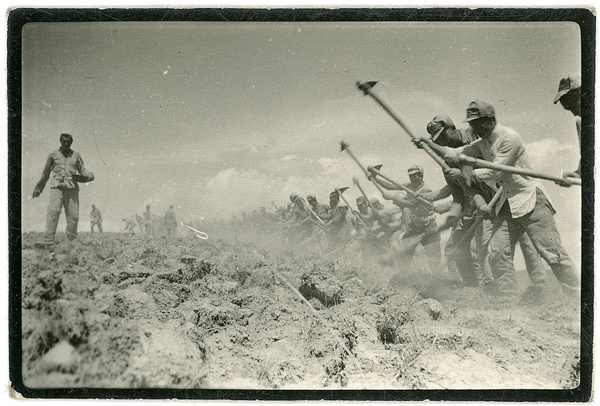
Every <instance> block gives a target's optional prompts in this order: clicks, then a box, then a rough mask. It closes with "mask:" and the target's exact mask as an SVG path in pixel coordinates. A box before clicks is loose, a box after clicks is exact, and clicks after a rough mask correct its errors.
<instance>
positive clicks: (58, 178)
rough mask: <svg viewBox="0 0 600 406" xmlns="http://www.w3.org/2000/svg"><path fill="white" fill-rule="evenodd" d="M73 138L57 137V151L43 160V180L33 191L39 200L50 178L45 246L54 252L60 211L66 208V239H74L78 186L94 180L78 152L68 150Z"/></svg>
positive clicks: (77, 215) (77, 219) (77, 218)
mask: <svg viewBox="0 0 600 406" xmlns="http://www.w3.org/2000/svg"><path fill="white" fill-rule="evenodd" d="M72 144H73V136H71V135H70V134H61V135H60V148H59V149H58V150H56V151H53V152H51V153H50V154H49V155H48V158H47V159H46V164H45V165H44V169H43V171H42V177H41V179H40V180H39V182H38V183H37V184H36V185H35V188H34V189H33V194H32V197H33V198H34V199H35V198H36V197H38V196H39V195H40V194H41V193H42V191H43V190H44V187H45V186H46V182H48V179H50V202H49V203H48V212H47V215H46V234H45V237H44V243H43V244H44V246H45V247H47V248H49V249H53V248H54V237H55V235H56V227H57V226H58V219H59V218H60V212H61V210H62V208H63V207H64V208H65V216H66V217H67V230H66V231H67V239H68V240H69V241H71V240H74V239H75V238H77V224H78V223H79V184H78V183H85V182H91V181H93V180H94V174H93V173H92V172H90V171H88V170H87V169H85V166H84V164H83V158H81V154H80V153H79V152H77V151H73V150H72V149H71V145H72Z"/></svg>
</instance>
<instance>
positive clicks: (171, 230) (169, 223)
mask: <svg viewBox="0 0 600 406" xmlns="http://www.w3.org/2000/svg"><path fill="white" fill-rule="evenodd" d="M165 227H166V228H167V237H169V238H170V237H171V236H173V235H174V234H175V229H176V228H177V216H176V215H175V209H173V205H170V206H169V210H167V211H166V212H165Z"/></svg>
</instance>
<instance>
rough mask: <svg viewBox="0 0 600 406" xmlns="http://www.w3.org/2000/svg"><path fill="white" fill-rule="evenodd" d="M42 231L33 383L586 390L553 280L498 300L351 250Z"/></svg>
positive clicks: (29, 330) (31, 286) (576, 324)
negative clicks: (50, 240)
mask: <svg viewBox="0 0 600 406" xmlns="http://www.w3.org/2000/svg"><path fill="white" fill-rule="evenodd" d="M209 234H210V233H209ZM41 237H42V236H41V234H39V233H27V234H24V235H23V240H22V260H23V266H22V288H23V297H22V320H23V322H22V342H23V380H24V383H25V385H26V386H27V387H30V388H49V387H50V388H66V387H75V388H77V387H90V388H93V387H100V388H186V389H195V388H224V389H225V388H235V389H262V388H265V389H273V388H283V389H323V388H328V389H339V388H344V389H359V388H361V389H362V388H368V389H383V388H390V389H407V388H408V389H437V388H452V389H459V388H465V389H494V388H523V389H525V388H527V389H537V388H545V389H557V388H573V387H575V386H577V385H578V384H579V343H580V336H579V335H580V312H579V307H578V304H577V303H573V302H569V301H567V300H566V299H563V298H561V296H560V292H559V290H558V288H557V286H556V283H555V282H552V283H550V284H549V285H550V286H548V289H547V292H546V296H545V299H542V300H541V301H538V302H532V303H529V302H528V301H523V302H518V303H498V302H497V301H496V300H494V299H492V298H490V297H487V296H486V295H485V294H484V293H483V292H482V291H481V290H480V289H478V288H465V287H461V286H460V285H459V283H457V281H455V280H454V279H452V278H451V277H447V278H439V277H436V278H433V277H431V275H429V274H427V273H426V272H408V271H407V272H403V271H401V272H400V275H399V276H397V277H396V278H394V283H395V284H394V285H390V279H391V278H392V276H394V275H395V274H396V272H397V271H396V270H392V269H390V268H387V267H383V266H380V265H375V264H363V263H362V262H361V260H360V258H359V257H358V256H357V255H355V254H353V253H352V252H346V253H342V254H341V255H340V256H338V257H332V256H323V255H320V253H318V252H317V250H315V249H312V250H311V249H307V250H305V251H302V250H299V249H294V250H291V249H284V248H280V247H278V245H277V244H274V243H272V241H271V242H269V243H267V244H260V243H259V240H260V239H259V238H256V239H255V241H253V242H252V239H251V238H249V239H247V240H248V241H247V242H244V241H240V239H238V236H236V239H233V241H231V240H228V239H216V240H215V238H213V234H211V238H210V239H209V240H201V239H198V238H195V235H193V233H192V234H191V235H186V236H184V235H183V234H181V235H180V236H178V237H177V238H173V239H172V240H166V238H159V239H156V240H150V239H144V238H143V237H142V236H140V235H136V236H128V235H125V234H117V233H105V234H87V233H82V234H80V236H79V238H78V239H77V240H75V241H73V242H67V241H66V240H64V239H63V238H64V236H61V235H59V236H58V239H59V241H60V243H59V244H58V245H57V248H56V251H55V254H54V256H53V257H50V256H49V255H47V254H46V253H44V251H40V250H38V249H37V248H35V246H34V242H35V241H39V240H40V239H41ZM236 240H237V241H236ZM520 278H521V281H520V282H521V288H522V290H523V291H525V289H526V288H527V284H528V282H527V275H526V273H525V272H524V271H522V272H520ZM549 280H551V281H553V276H552V275H549ZM300 292H302V294H304V296H303V295H302V294H301V293H300ZM524 299H526V297H524Z"/></svg>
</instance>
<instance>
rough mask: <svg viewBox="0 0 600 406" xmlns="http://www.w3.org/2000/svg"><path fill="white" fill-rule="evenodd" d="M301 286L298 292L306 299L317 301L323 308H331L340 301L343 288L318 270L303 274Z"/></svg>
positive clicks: (331, 277)
mask: <svg viewBox="0 0 600 406" xmlns="http://www.w3.org/2000/svg"><path fill="white" fill-rule="evenodd" d="M300 279H301V281H302V284H301V285H300V287H299V288H298V291H299V292H300V293H301V294H302V296H304V297H305V298H306V300H311V299H312V298H316V299H318V300H319V301H320V302H321V303H322V304H323V305H324V306H326V307H331V306H334V305H336V304H338V303H340V302H341V301H342V292H343V289H344V287H343V286H342V284H341V283H340V282H339V281H338V280H337V279H335V278H334V277H333V276H330V275H326V274H323V273H322V272H320V270H319V268H317V267H315V268H313V270H312V271H310V272H307V273H304V274H303V275H302V277H301V278H300Z"/></svg>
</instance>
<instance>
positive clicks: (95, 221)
mask: <svg viewBox="0 0 600 406" xmlns="http://www.w3.org/2000/svg"><path fill="white" fill-rule="evenodd" d="M94 226H98V231H100V233H102V214H100V210H98V208H97V207H96V205H95V204H92V211H91V212H90V232H92V233H93V232H94Z"/></svg>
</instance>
